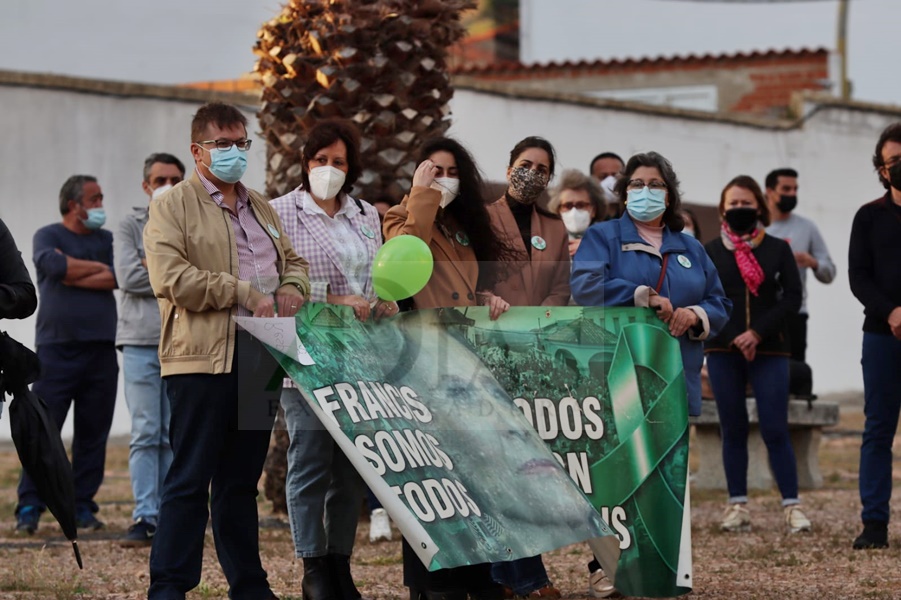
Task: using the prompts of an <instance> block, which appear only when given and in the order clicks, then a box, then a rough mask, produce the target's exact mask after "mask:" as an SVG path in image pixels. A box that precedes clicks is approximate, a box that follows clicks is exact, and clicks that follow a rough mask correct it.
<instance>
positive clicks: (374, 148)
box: [254, 0, 475, 199]
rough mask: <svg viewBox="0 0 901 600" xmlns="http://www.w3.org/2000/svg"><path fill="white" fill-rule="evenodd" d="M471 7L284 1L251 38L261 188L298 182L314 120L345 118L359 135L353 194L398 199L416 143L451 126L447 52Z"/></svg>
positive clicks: (406, 0)
mask: <svg viewBox="0 0 901 600" xmlns="http://www.w3.org/2000/svg"><path fill="white" fill-rule="evenodd" d="M474 6H475V2H474V0H290V1H289V2H288V3H287V4H286V5H285V7H284V8H283V9H282V13H281V14H280V15H279V16H278V17H276V18H274V19H272V20H271V21H269V22H268V23H266V24H264V25H263V27H262V28H261V29H260V31H259V33H258V34H257V37H258V39H257V43H256V47H255V48H254V52H255V53H256V55H257V56H258V61H257V64H256V67H255V70H256V72H257V74H258V76H259V77H260V81H261V82H262V85H263V103H262V107H261V109H260V113H259V121H260V125H261V127H262V129H263V134H264V135H265V138H266V143H267V152H268V169H267V175H266V189H267V192H268V193H269V194H270V195H272V196H277V195H279V196H280V195H282V194H285V193H287V192H288V191H290V190H291V189H293V188H295V187H296V186H297V185H298V184H299V183H300V181H301V164H300V153H301V149H302V148H303V144H304V142H305V134H306V132H308V131H309V129H310V128H311V127H312V126H313V125H314V124H315V123H316V121H317V120H319V119H322V118H326V117H343V118H347V119H350V120H352V121H353V122H355V123H356V124H357V126H358V127H359V128H360V131H361V133H362V148H361V150H362V159H363V167H364V170H363V173H362V175H361V177H360V179H359V180H358V181H357V188H356V189H355V190H354V193H355V195H356V196H358V197H362V198H367V199H374V198H376V197H378V196H379V195H382V194H388V195H389V196H392V197H394V198H396V199H400V198H401V197H402V196H403V194H404V193H405V192H406V191H407V190H409V189H410V185H411V181H412V177H413V172H414V170H415V169H416V163H415V158H416V154H417V151H418V149H419V146H420V144H421V143H422V141H423V140H424V139H425V138H427V137H430V136H433V135H442V134H443V133H444V132H445V131H447V128H448V127H449V125H450V122H449V120H448V119H449V114H450V109H449V108H448V102H449V101H450V99H451V96H452V95H453V89H452V87H451V83H450V78H449V76H448V72H447V55H448V50H449V48H450V47H451V46H452V45H453V44H454V43H456V42H457V41H458V40H459V39H460V38H461V37H463V35H464V34H465V33H466V32H465V29H464V28H463V26H462V25H461V24H460V13H461V12H462V11H463V10H465V9H468V8H473V7H474Z"/></svg>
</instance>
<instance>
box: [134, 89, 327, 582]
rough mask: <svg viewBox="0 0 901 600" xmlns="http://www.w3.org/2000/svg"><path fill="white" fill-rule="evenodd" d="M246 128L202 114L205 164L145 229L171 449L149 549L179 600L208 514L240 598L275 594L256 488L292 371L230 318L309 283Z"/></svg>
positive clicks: (197, 140)
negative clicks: (261, 187)
mask: <svg viewBox="0 0 901 600" xmlns="http://www.w3.org/2000/svg"><path fill="white" fill-rule="evenodd" d="M246 126H247V119H246V118H245V117H244V115H243V114H241V112H240V111H239V110H238V109H236V108H235V107H233V106H229V105H226V104H222V103H212V104H207V105H205V106H203V107H201V108H200V110H198V111H197V114H196V115H194V119H193V121H192V123H191V154H192V155H193V157H194V163H195V171H194V174H193V175H192V176H191V178H190V179H188V180H186V181H183V182H181V183H179V184H178V185H176V186H175V187H173V188H172V189H171V190H169V191H168V192H166V193H165V194H163V195H162V196H160V197H159V198H157V199H156V200H154V201H153V202H151V204H150V217H149V220H148V222H147V226H146V228H145V229H144V248H145V252H146V254H147V268H148V272H149V274H150V284H151V286H152V287H153V291H154V293H155V294H156V296H157V298H158V299H159V305H160V314H161V320H162V327H161V334H160V348H159V354H160V368H161V373H162V375H163V377H164V378H165V380H166V386H167V391H168V395H169V403H170V407H171V416H170V425H169V431H170V440H171V443H172V451H173V460H172V466H171V467H170V470H169V474H168V476H167V478H166V481H165V484H164V485H163V497H162V505H161V507H160V515H159V527H158V529H157V532H156V535H155V537H154V540H153V549H152V551H151V554H150V590H149V592H148V598H151V599H163V598H164V599H170V598H178V599H181V598H184V597H185V594H186V593H187V592H188V591H189V590H191V589H192V588H194V587H196V586H197V585H198V584H199V583H200V576H201V565H202V559H203V542H204V534H205V532H206V524H207V519H208V517H209V516H210V513H211V514H212V526H213V538H214V540H215V542H216V551H217V554H218V557H219V564H220V565H221V566H222V570H223V572H224V573H225V577H226V579H227V580H228V585H229V597H231V598H234V599H252V600H262V599H269V598H275V595H274V594H273V593H272V591H271V590H270V588H269V583H268V580H267V576H266V571H265V570H263V567H262V564H261V562H260V554H259V536H258V519H257V505H256V496H257V482H258V480H259V478H260V474H261V472H262V469H263V461H264V460H265V458H266V451H267V448H268V445H269V436H270V431H271V429H272V422H273V419H274V417H275V409H276V407H277V405H278V397H279V392H280V388H281V376H280V375H279V373H278V371H279V369H278V364H277V363H276V361H275V360H274V359H273V358H272V356H271V355H270V354H269V353H268V352H267V351H266V349H265V348H264V347H263V346H262V345H261V344H260V343H259V342H257V341H256V340H254V339H253V338H252V337H251V336H250V335H249V334H248V333H247V332H245V331H243V330H240V329H239V328H237V327H236V325H235V322H234V320H233V319H232V317H234V316H236V315H240V316H254V317H271V316H273V315H274V313H275V311H276V310H277V311H278V315H279V316H283V317H285V316H288V317H290V316H293V315H294V314H296V313H297V310H298V309H299V308H300V306H301V305H302V304H303V302H304V300H305V299H306V298H307V297H309V290H310V283H309V279H308V277H307V271H308V269H307V263H306V261H304V260H303V259H302V258H300V257H299V256H297V255H296V254H295V253H294V251H293V250H292V248H291V244H290V242H289V241H288V237H287V236H286V235H285V234H284V232H283V231H282V226H281V222H280V220H279V218H278V215H277V214H276V213H275V211H274V210H273V209H272V208H271V207H270V206H269V204H268V202H266V201H265V200H264V199H263V198H262V197H261V196H260V194H258V193H257V192H255V191H253V190H249V189H247V188H246V187H245V186H244V185H243V184H242V183H241V182H240V179H241V177H242V176H243V174H244V170H245V169H246V166H247V150H249V148H250V144H251V142H250V140H248V139H247V129H246ZM210 486H212V491H211V493H210ZM208 502H209V512H208V509H207V504H208Z"/></svg>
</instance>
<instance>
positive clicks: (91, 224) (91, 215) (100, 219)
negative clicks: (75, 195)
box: [81, 208, 106, 230]
mask: <svg viewBox="0 0 901 600" xmlns="http://www.w3.org/2000/svg"><path fill="white" fill-rule="evenodd" d="M85 212H87V214H88V216H87V218H86V219H82V220H81V222H82V223H83V224H84V226H85V227H87V228H88V229H92V230H93V229H100V228H101V227H103V224H104V223H106V211H105V210H104V209H102V208H89V209H87V210H86V211H85Z"/></svg>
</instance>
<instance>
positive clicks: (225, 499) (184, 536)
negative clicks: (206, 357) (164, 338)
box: [148, 332, 282, 600]
mask: <svg viewBox="0 0 901 600" xmlns="http://www.w3.org/2000/svg"><path fill="white" fill-rule="evenodd" d="M281 374H282V373H281V369H280V368H279V367H278V364H277V363H276V361H275V359H274V358H272V356H271V355H270V354H269V352H268V351H267V350H266V349H265V348H263V346H262V345H261V344H260V343H259V342H257V341H256V340H254V339H252V338H251V337H250V336H249V335H248V334H246V333H244V332H239V334H238V338H237V340H236V348H235V358H234V361H233V363H232V370H231V373H226V374H222V375H204V374H191V375H172V376H168V377H166V385H167V391H168V395H169V402H170V405H171V417H170V423H169V439H170V442H171V444H172V452H173V459H172V466H171V467H170V469H169V474H168V475H167V476H166V482H165V483H164V485H163V498H162V505H161V507H160V515H159V525H158V527H157V531H156V535H155V536H154V539H153V548H152V550H151V553H150V590H149V592H148V598H151V599H167V600H168V599H170V598H177V599H181V598H184V597H185V593H186V592H188V591H189V590H191V589H193V588H194V587H196V586H197V585H198V584H199V583H200V575H201V566H202V561H203V542H204V535H205V533H206V524H207V520H208V519H209V517H210V514H212V523H213V539H214V541H215V543H216V552H217V554H218V557H219V564H220V565H221V566H222V571H223V573H225V578H226V580H228V585H229V597H231V598H234V599H236V600H240V599H254V600H255V599H258V598H267V597H269V595H270V594H271V592H270V589H269V582H268V580H267V575H266V571H265V570H263V566H262V563H261V561H260V544H259V522H258V515H257V501H256V498H257V483H258V482H259V479H260V475H261V473H262V471H263V462H264V461H265V460H266V453H267V450H268V448H269V436H270V434H271V431H272V423H273V421H274V420H275V411H276V410H277V408H278V400H279V393H280V392H281ZM208 503H209V511H208V510H207V505H208Z"/></svg>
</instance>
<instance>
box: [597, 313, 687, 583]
mask: <svg viewBox="0 0 901 600" xmlns="http://www.w3.org/2000/svg"><path fill="white" fill-rule="evenodd" d="M637 367H643V368H645V369H647V370H648V371H649V372H650V373H653V374H654V375H656V376H657V377H659V379H660V380H661V381H662V382H663V384H664V385H663V388H662V390H661V391H660V392H659V394H657V396H656V397H655V398H642V401H641V402H636V401H635V398H637V397H639V396H640V395H641V393H642V391H644V392H645V394H647V391H646V390H642V388H641V387H640V383H639V372H638V370H637ZM607 382H608V385H609V389H610V398H611V402H612V409H613V422H614V425H615V427H616V434H617V436H618V439H619V440H620V443H619V445H618V446H617V447H616V448H615V449H614V450H613V451H611V452H609V453H608V454H607V455H606V456H604V458H602V459H601V460H599V461H597V462H596V463H594V464H593V465H592V466H591V472H592V476H593V478H594V476H597V477H598V478H599V480H600V478H601V477H603V475H601V474H602V473H607V474H609V473H616V474H617V477H616V478H610V477H607V478H606V479H603V481H604V485H602V486H598V487H597V488H596V489H595V490H594V494H593V497H592V500H593V501H594V502H595V506H596V507H598V508H600V507H603V506H607V507H614V506H623V505H625V504H627V503H630V502H631V503H632V507H631V508H632V511H631V512H632V513H633V519H634V520H635V521H639V520H640V521H642V522H643V523H644V524H645V528H644V529H645V530H646V532H647V535H648V537H649V538H650V539H649V541H650V544H651V545H652V547H653V548H654V549H655V550H656V552H657V555H658V556H657V558H658V559H659V561H660V563H661V567H663V570H664V571H665V572H662V573H660V574H659V576H657V575H656V574H655V575H654V576H652V577H649V573H648V572H647V564H648V561H649V557H647V556H644V557H642V561H641V563H642V564H641V565H639V561H638V560H636V557H635V553H637V552H638V551H639V546H638V544H636V543H635V541H634V540H633V544H632V546H631V547H630V548H628V549H626V550H624V552H623V555H622V557H621V558H620V563H619V567H618V569H617V572H616V581H615V584H616V587H617V589H618V590H620V591H621V592H623V593H625V594H626V595H636V596H674V595H678V594H679V593H682V592H684V588H683V589H682V591H680V590H679V589H678V586H677V582H676V579H677V568H678V564H679V551H680V546H681V536H682V508H683V502H684V497H685V489H684V483H682V485H681V486H679V487H678V488H677V489H675V490H674V489H672V486H671V485H670V483H669V482H668V481H667V479H666V477H664V475H663V474H662V473H661V472H660V469H659V467H660V465H661V463H662V462H663V461H664V459H665V458H666V457H667V455H669V453H670V452H671V451H672V450H673V449H674V448H675V447H676V446H677V445H678V444H679V443H680V442H682V443H687V433H688V403H687V402H686V388H685V378H684V376H683V367H682V359H681V354H680V351H679V343H678V341H677V340H676V339H675V338H673V337H672V336H671V335H670V334H669V332H668V331H666V330H665V329H663V328H660V327H653V326H648V324H633V325H627V326H624V327H623V328H622V331H621V333H620V337H619V340H618V341H617V344H616V350H615V351H614V356H613V360H612V362H611V365H610V369H609V372H608V374H607ZM645 407H646V408H645ZM677 485H678V484H677ZM636 529H637V528H636ZM639 568H641V570H642V572H639Z"/></svg>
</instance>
